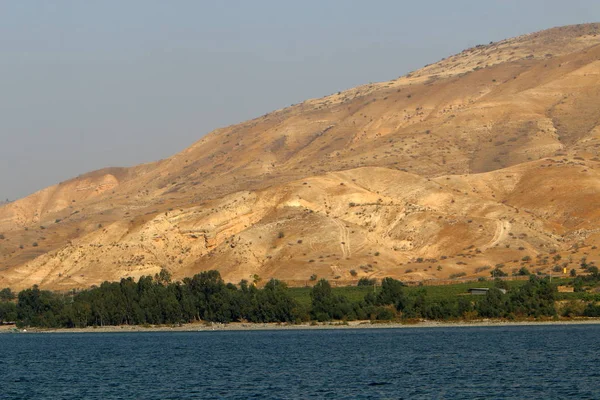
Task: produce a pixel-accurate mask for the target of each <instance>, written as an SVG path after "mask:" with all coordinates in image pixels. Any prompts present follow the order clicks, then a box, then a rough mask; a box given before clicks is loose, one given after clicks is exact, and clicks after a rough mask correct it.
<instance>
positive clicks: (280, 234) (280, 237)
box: [277, 231, 285, 239]
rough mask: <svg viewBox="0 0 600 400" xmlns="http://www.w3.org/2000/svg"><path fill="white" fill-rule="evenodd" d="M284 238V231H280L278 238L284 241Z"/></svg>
mask: <svg viewBox="0 0 600 400" xmlns="http://www.w3.org/2000/svg"><path fill="white" fill-rule="evenodd" d="M284 237H285V233H283V231H280V232H279V233H278V234H277V238H279V239H283V238H284Z"/></svg>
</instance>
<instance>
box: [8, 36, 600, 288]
mask: <svg viewBox="0 0 600 400" xmlns="http://www.w3.org/2000/svg"><path fill="white" fill-rule="evenodd" d="M598 33H600V26H599V25H597V24H588V25H578V26H569V27H563V28H554V29H550V30H547V31H543V32H538V33H534V34H530V35H525V36H521V37H518V38H513V39H508V40H504V41H501V42H497V43H490V44H488V45H482V46H477V47H475V48H472V49H468V50H465V51H463V52H462V53H460V54H457V55H455V56H452V57H449V58H447V59H444V60H442V61H440V62H438V63H436V64H433V65H429V66H426V67H425V68H423V69H421V70H419V71H415V72H413V73H411V74H408V75H406V76H403V77H400V78H398V79H396V80H394V81H389V82H383V83H377V84H371V85H365V86H361V87H357V88H354V89H350V90H347V91H344V92H340V93H337V94H334V95H331V96H328V97H325V98H322V99H314V100H308V101H306V102H304V103H302V104H298V105H294V106H292V107H289V108H286V109H282V110H278V111H275V112H272V113H270V114H267V115H264V116H262V117H260V118H257V119H254V120H251V121H248V122H245V123H242V124H239V125H234V126H230V127H227V128H223V129H219V130H216V131H214V132H212V133H210V134H208V135H207V136H205V137H204V138H203V139H201V140H200V141H198V142H197V143H195V144H194V145H192V146H191V147H190V148H188V149H186V150H185V151H183V152H181V153H179V154H176V155H174V156H173V157H171V158H169V159H166V160H162V161H159V162H156V163H151V164H145V165H141V166H138V167H134V168H129V169H123V168H110V169H105V170H100V171H96V172H92V173H89V174H85V175H82V176H80V177H78V178H75V179H73V180H70V181H67V182H63V183H61V184H58V185H56V186H53V187H50V188H46V189H44V190H41V191H40V192H37V193H35V194H33V195H31V196H29V197H27V198H24V199H21V200H18V201H15V202H12V203H10V204H5V205H2V206H0V233H2V236H0V237H2V238H3V239H0V287H2V286H11V287H14V288H22V287H27V286H30V285H32V284H40V285H42V286H44V287H49V288H73V287H85V286H89V285H92V284H98V283H100V282H102V281H103V280H114V279H119V278H121V277H126V276H134V277H137V276H140V275H145V274H154V273H156V272H158V271H159V270H160V268H162V267H165V268H167V269H169V270H171V271H172V272H173V274H174V276H175V277H177V278H181V277H183V276H187V275H192V274H194V273H197V272H199V271H201V270H206V269H213V268H214V269H218V270H220V271H221V273H222V274H223V276H224V277H225V278H226V279H228V280H231V281H233V282H237V281H239V280H240V279H249V278H250V276H253V275H255V274H257V275H259V276H260V277H261V278H263V279H268V278H269V277H277V278H280V279H283V280H287V281H289V282H290V283H292V284H294V283H297V284H304V282H305V281H306V280H308V278H309V277H310V276H311V275H313V274H316V275H318V276H319V277H326V278H329V279H337V280H339V281H345V282H348V281H351V280H353V279H358V278H359V277H361V276H374V277H383V276H393V277H397V278H400V279H404V280H424V279H440V278H442V279H443V278H447V277H449V276H456V275H462V274H467V275H489V270H486V269H485V267H486V266H490V265H491V266H494V265H496V264H504V265H505V267H504V268H505V270H506V271H507V272H510V271H511V270H512V269H514V268H520V267H521V266H523V265H524V266H526V267H527V268H529V269H530V270H532V271H535V270H538V269H539V270H541V271H548V270H550V269H552V268H553V267H554V265H555V264H556V263H558V261H555V260H554V258H555V255H556V254H562V259H561V261H560V262H559V263H560V264H562V263H563V262H569V257H570V264H569V268H571V267H575V266H576V265H577V264H578V262H576V261H578V260H579V259H580V258H581V257H582V256H586V257H588V261H589V260H593V259H595V258H596V257H597V256H598V253H597V251H596V248H595V243H596V242H598V232H597V229H598V228H597V226H598V217H599V214H600V212H599V211H598V210H597V207H596V204H597V201H596V200H597V199H598V197H600V191H599V190H598V187H599V185H600V180H599V179H598V173H599V171H600V167H599V164H598V161H600V158H598V151H599V146H600V128H599V125H600V107H599V106H598V105H599V104H600V103H599V100H600V46H598V44H599V43H600V36H598Z"/></svg>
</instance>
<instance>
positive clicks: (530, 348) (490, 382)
mask: <svg viewBox="0 0 600 400" xmlns="http://www.w3.org/2000/svg"><path fill="white" fill-rule="evenodd" d="M599 338H600V326H598V325H585V326H584V325H568V326H509V327H456V328H454V327H453V328H414V329H344V330H279V331H239V332H233V331H220V332H219V331H215V332H180V333H175V332H173V333H171V332H156V333H139V332H138V333H77V334H75V333H73V334H71V333H61V334H4V335H0V353H1V358H0V373H1V384H0V398H2V399H124V398H125V399H193V398H202V399H204V398H206V399H222V398H235V399H247V398H258V399H304V398H359V399H432V398H433V399H463V398H464V399H467V398H468V399H526V398H529V399H565V398H575V399H600V348H599V345H598V343H599Z"/></svg>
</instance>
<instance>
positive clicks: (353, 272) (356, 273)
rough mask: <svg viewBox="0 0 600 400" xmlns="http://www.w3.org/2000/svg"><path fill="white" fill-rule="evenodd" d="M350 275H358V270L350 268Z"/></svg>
mask: <svg viewBox="0 0 600 400" xmlns="http://www.w3.org/2000/svg"><path fill="white" fill-rule="evenodd" d="M350 275H352V276H356V275H358V272H356V270H355V269H351V270H350Z"/></svg>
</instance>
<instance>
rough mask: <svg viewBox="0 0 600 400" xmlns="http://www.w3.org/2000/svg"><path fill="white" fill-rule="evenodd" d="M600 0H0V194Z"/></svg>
mask: <svg viewBox="0 0 600 400" xmlns="http://www.w3.org/2000/svg"><path fill="white" fill-rule="evenodd" d="M596 20H600V1H598V0H591V1H583V0H570V1H564V0H518V1H517V0H497V1H491V0H490V1H487V0H486V1H482V0H477V1H467V0H463V1H447V0H435V1H433V0H430V1H411V2H403V1H399V0H396V1H393V0H389V1H384V0H380V1H377V0H370V1H351V0H339V1H334V0H330V1H327V0H302V1H293V2H292V1H285V0H273V1H270V0H269V1H266V0H265V1H262V0H254V1H228V0H213V1H202V0H196V1H182V0H177V1H175V0H174V1H166V0H164V1H152V0H139V1H134V0H130V1H127V0H119V1H111V0H102V1H75V0H74V1H52V0H39V1H33V0H29V1H22V0H0V91H1V95H0V124H1V125H0V160H1V164H0V166H1V168H0V199H4V198H10V199H11V200H14V199H15V198H18V197H21V196H24V195H27V194H29V193H31V192H34V191H36V190H39V189H41V188H43V187H45V186H48V185H51V184H54V183H57V182H59V181H61V180H64V179H67V178H70V177H73V176H77V175H79V174H81V173H84V172H87V171H90V170H93V169H98V168H102V167H105V166H129V165H134V164H138V163H142V162H148V161H153V160H157V159H161V158H166V157H168V156H170V155H172V154H174V153H176V152H178V151H180V150H183V149H184V148H185V147H187V146H189V145H190V144H192V143H193V142H195V141H196V140H198V139H199V138H200V137H202V135H204V134H206V133H208V132H210V131H211V130H213V129H214V128H217V127H220V126H225V125H230V124H233V123H236V122H240V121H243V120H246V119H249V118H252V117H255V116H259V115H262V114H264V113H266V112H268V111H271V110H273V109H277V108H281V107H284V106H287V105H290V104H293V103H297V102H300V101H302V100H305V99H307V98H313V97H320V96H323V95H327V94H330V93H333V92H337V91H339V90H343V89H346V88H350V87H353V86H356V85H359V84H363V83H368V82H375V81H382V80H389V79H393V78H396V77H398V76H401V75H403V74H405V73H407V72H409V71H411V70H413V69H417V68H419V67H422V66H423V65H425V64H428V63H431V62H435V61H438V60H439V59H441V58H443V57H446V56H448V55H450V54H453V53H456V52H459V51H461V50H463V49H465V48H467V47H470V46H473V45H476V44H479V43H487V42H490V41H496V40H500V39H504V38H507V37H512V36H516V35H520V34H523V33H528V32H532V31H537V30H541V29H545V28H550V27H553V26H558V25H568V24H576V23H583V22H594V21H596Z"/></svg>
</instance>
